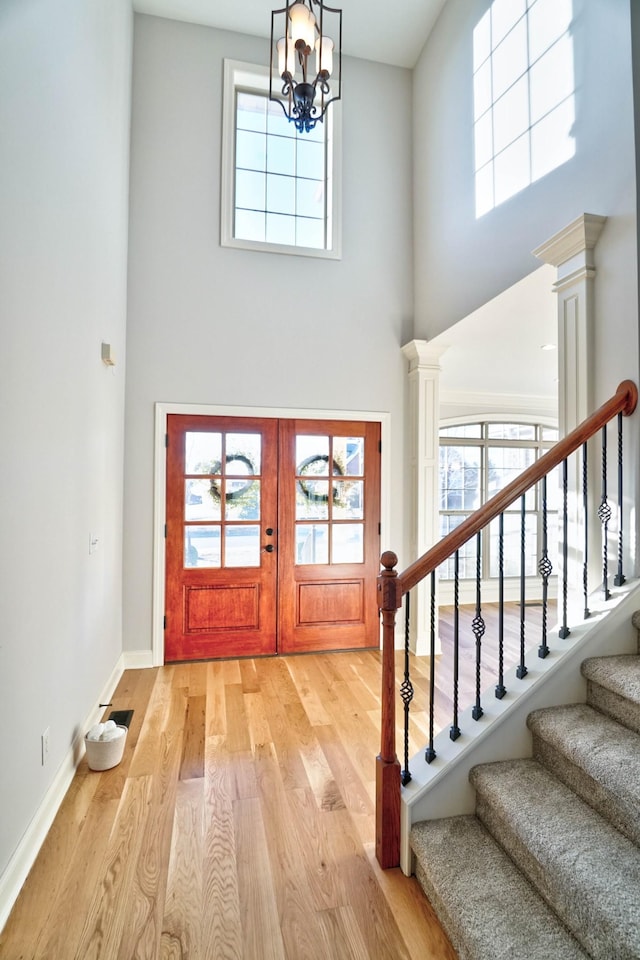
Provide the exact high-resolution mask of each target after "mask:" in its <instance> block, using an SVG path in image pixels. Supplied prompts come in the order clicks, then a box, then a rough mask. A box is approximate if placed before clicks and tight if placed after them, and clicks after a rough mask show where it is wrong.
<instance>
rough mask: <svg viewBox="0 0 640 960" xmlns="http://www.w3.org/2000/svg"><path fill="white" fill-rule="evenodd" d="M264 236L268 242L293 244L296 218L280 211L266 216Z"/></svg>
mask: <svg viewBox="0 0 640 960" xmlns="http://www.w3.org/2000/svg"><path fill="white" fill-rule="evenodd" d="M265 237H266V240H267V242H268V243H284V244H288V245H289V246H293V244H294V243H295V242H296V219H295V217H285V216H283V215H282V214H280V213H268V214H267V216H266V231H265Z"/></svg>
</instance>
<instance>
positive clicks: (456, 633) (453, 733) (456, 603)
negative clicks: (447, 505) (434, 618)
mask: <svg viewBox="0 0 640 960" xmlns="http://www.w3.org/2000/svg"><path fill="white" fill-rule="evenodd" d="M459 669H460V552H459V550H456V552H455V555H454V558H453V722H452V724H451V729H450V730H449V736H450V737H451V739H452V740H457V739H458V737H459V736H460V727H459V726H458V679H459Z"/></svg>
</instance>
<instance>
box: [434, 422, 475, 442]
mask: <svg viewBox="0 0 640 960" xmlns="http://www.w3.org/2000/svg"><path fill="white" fill-rule="evenodd" d="M440 436H441V437H469V438H471V439H473V438H476V437H477V438H480V437H481V436H482V424H480V423H461V424H460V425H459V426H457V427H442V428H441V429H440Z"/></svg>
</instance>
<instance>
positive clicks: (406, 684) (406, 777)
mask: <svg viewBox="0 0 640 960" xmlns="http://www.w3.org/2000/svg"><path fill="white" fill-rule="evenodd" d="M409 596H410V594H409V593H407V596H406V598H405V604H404V679H403V681H402V683H401V684H400V696H401V697H402V702H403V704H404V770H403V771H402V774H401V776H400V779H401V781H402V786H403V787H406V785H407V784H408V783H409V782H410V781H411V772H410V770H409V708H410V706H411V701H412V700H413V684H412V683H411V671H410V669H409V633H410V626H411V616H410V612H409V610H410V605H409Z"/></svg>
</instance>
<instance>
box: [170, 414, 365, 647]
mask: <svg viewBox="0 0 640 960" xmlns="http://www.w3.org/2000/svg"><path fill="white" fill-rule="evenodd" d="M379 518H380V424H379V423H369V422H360V421H340V420H312V421H311V420H282V419H281V420H277V419H269V418H244V417H242V418H239V417H208V416H196V415H177V414H170V415H169V416H168V420H167V502H166V565H165V566H166V588H165V609H166V616H165V660H167V661H175V660H191V659H208V658H214V657H242V656H259V655H264V654H273V653H278V652H281V653H293V652H302V651H307V652H310V651H317V650H340V649H351V648H358V647H375V646H378V643H379V639H378V630H379V628H378V616H377V606H376V577H377V574H378V570H379V552H380V548H379V533H380V528H379Z"/></svg>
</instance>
